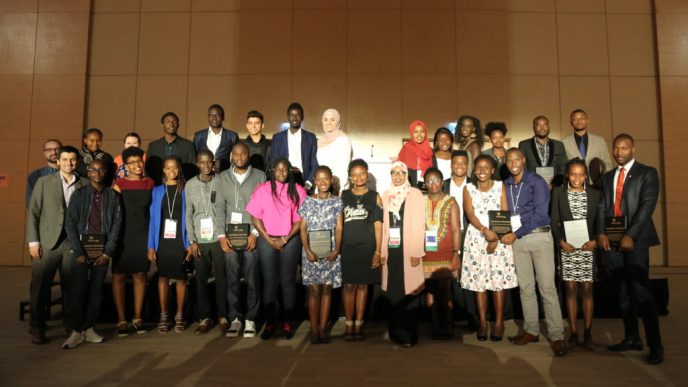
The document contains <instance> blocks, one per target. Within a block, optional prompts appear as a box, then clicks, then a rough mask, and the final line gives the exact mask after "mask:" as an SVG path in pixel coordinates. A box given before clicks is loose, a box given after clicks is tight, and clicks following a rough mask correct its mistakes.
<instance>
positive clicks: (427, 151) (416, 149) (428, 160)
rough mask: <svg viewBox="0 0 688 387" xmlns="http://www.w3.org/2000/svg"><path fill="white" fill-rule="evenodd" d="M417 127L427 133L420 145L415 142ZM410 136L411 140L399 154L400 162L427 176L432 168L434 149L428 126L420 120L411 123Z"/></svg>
mask: <svg viewBox="0 0 688 387" xmlns="http://www.w3.org/2000/svg"><path fill="white" fill-rule="evenodd" d="M416 126H420V127H421V128H423V131H424V132H425V139H424V140H423V142H421V143H420V144H419V143H417V142H416V141H414V140H413V131H414V129H415V128H416ZM409 134H410V135H411V140H409V141H407V142H406V144H404V146H403V147H402V148H401V151H400V152H399V160H400V161H403V162H404V164H406V166H407V167H408V168H411V169H415V170H419V171H421V173H423V174H425V170H426V169H428V168H430V167H432V155H433V153H432V148H430V142H429V141H428V125H427V124H426V123H425V122H423V121H420V120H416V121H413V122H411V125H409Z"/></svg>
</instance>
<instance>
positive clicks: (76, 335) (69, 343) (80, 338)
mask: <svg viewBox="0 0 688 387" xmlns="http://www.w3.org/2000/svg"><path fill="white" fill-rule="evenodd" d="M83 342H84V334H83V333H81V332H77V331H72V334H71V335H69V337H68V338H67V340H65V342H64V343H62V349H74V348H76V347H78V346H79V344H81V343H83Z"/></svg>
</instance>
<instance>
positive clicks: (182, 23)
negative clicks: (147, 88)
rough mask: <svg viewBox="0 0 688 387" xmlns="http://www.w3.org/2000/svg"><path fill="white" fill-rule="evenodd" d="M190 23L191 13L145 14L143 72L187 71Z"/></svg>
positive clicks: (141, 47)
mask: <svg viewBox="0 0 688 387" xmlns="http://www.w3.org/2000/svg"><path fill="white" fill-rule="evenodd" d="M189 23H190V14H189V13H143V14H141V32H140V36H139V54H138V58H139V63H138V74H139V75H163V74H174V75H177V74H186V73H187V71H188V69H189V63H188V62H189Z"/></svg>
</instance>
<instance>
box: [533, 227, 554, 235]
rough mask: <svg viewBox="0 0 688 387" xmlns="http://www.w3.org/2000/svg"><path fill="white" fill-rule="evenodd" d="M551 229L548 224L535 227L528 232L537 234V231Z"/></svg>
mask: <svg viewBox="0 0 688 387" xmlns="http://www.w3.org/2000/svg"><path fill="white" fill-rule="evenodd" d="M551 229H552V227H550V226H543V227H535V228H534V229H533V231H531V232H529V234H537V233H539V232H549V231H550V230H551Z"/></svg>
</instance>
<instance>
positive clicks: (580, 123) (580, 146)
mask: <svg viewBox="0 0 688 387" xmlns="http://www.w3.org/2000/svg"><path fill="white" fill-rule="evenodd" d="M570 119H571V126H572V127H573V133H572V134H571V135H570V136H568V137H566V138H565V139H564V140H563V141H562V142H563V143H564V149H566V157H567V158H568V159H569V160H571V159H574V158H576V157H580V158H581V159H583V160H585V165H587V167H588V169H589V170H590V173H589V175H590V178H591V180H594V178H595V177H597V176H598V175H601V174H602V173H604V172H606V171H608V170H610V169H611V168H613V164H612V158H611V157H610V156H609V148H608V147H607V143H606V142H605V141H604V139H603V138H602V137H600V136H597V135H594V134H592V133H590V132H588V124H589V123H590V119H589V118H588V114H587V113H586V112H584V111H583V110H582V109H576V110H574V111H573V112H571V117H570ZM595 159H598V160H599V161H601V162H602V164H603V165H602V168H601V169H602V170H601V171H598V170H596V168H592V169H591V168H590V163H591V162H592V161H593V160H595ZM600 172H601V173H600ZM593 182H594V181H593Z"/></svg>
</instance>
